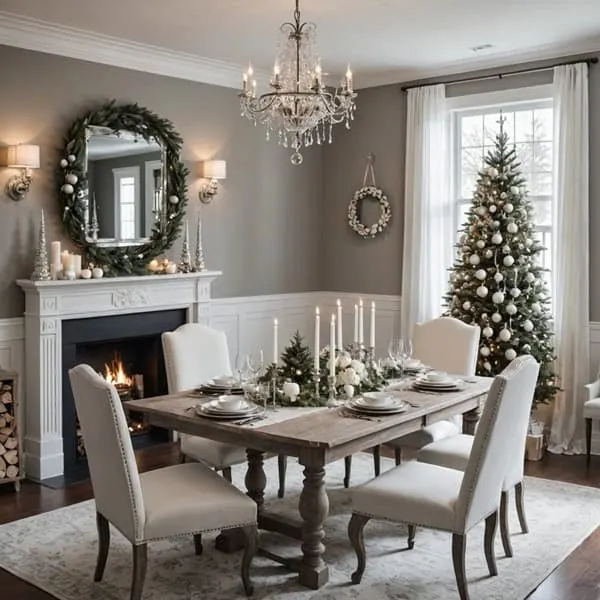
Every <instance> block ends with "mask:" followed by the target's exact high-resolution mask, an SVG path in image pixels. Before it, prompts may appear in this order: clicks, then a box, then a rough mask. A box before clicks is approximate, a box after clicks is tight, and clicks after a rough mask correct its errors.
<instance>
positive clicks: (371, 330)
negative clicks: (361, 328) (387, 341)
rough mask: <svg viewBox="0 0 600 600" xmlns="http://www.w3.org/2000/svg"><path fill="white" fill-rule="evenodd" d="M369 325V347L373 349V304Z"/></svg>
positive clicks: (372, 304)
mask: <svg viewBox="0 0 600 600" xmlns="http://www.w3.org/2000/svg"><path fill="white" fill-rule="evenodd" d="M369 325H370V329H369V347H371V348H375V302H371V322H370V323H369Z"/></svg>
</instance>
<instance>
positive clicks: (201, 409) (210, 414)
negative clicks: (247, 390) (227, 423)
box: [195, 403, 260, 420]
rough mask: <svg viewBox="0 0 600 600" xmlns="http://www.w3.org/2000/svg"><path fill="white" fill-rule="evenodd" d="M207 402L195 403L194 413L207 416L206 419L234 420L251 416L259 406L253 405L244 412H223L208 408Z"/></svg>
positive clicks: (256, 412) (258, 409) (256, 411)
mask: <svg viewBox="0 0 600 600" xmlns="http://www.w3.org/2000/svg"><path fill="white" fill-rule="evenodd" d="M208 404H210V403H206V404H197V405H196V407H195V409H196V414H197V415H200V416H201V417H207V418H208V419H223V420H234V419H243V418H244V417H251V416H253V415H256V414H258V412H259V411H260V408H259V407H258V406H254V407H253V408H252V409H251V410H247V411H244V412H236V413H233V412H224V411H222V410H211V409H210V408H208Z"/></svg>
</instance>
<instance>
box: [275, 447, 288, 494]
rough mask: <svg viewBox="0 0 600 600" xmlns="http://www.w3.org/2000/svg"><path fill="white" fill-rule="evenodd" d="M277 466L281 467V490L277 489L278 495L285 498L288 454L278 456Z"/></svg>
mask: <svg viewBox="0 0 600 600" xmlns="http://www.w3.org/2000/svg"><path fill="white" fill-rule="evenodd" d="M277 467H278V468H279V490H277V497H278V498H283V497H284V496H285V474H286V471H287V456H285V455H284V454H280V455H279V456H278V457H277Z"/></svg>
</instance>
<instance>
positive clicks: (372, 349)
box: [366, 346, 375, 365]
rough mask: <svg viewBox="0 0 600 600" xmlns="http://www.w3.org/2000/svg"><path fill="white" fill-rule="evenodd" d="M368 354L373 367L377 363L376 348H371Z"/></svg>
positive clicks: (368, 360) (368, 359)
mask: <svg viewBox="0 0 600 600" xmlns="http://www.w3.org/2000/svg"><path fill="white" fill-rule="evenodd" d="M366 352H367V362H368V363H369V364H370V365H372V364H374V363H375V346H369V349H368V350H367V351H366Z"/></svg>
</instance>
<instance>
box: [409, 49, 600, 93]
mask: <svg viewBox="0 0 600 600" xmlns="http://www.w3.org/2000/svg"><path fill="white" fill-rule="evenodd" d="M583 62H584V63H587V64H588V65H595V64H596V63H597V62H598V58H597V57H595V56H594V57H592V58H584V59H581V60H573V61H570V62H561V63H556V64H553V65H549V66H547V67H533V68H530V69H514V70H512V71H504V72H502V73H494V74H493V75H473V76H472V77H462V78H460V79H452V80H450V81H440V82H439V83H440V84H444V85H456V84H458V83H467V82H470V81H486V80H488V79H502V78H503V77H510V76H512V75H523V74H525V73H543V72H544V71H550V70H551V69H554V67H562V66H565V65H576V64H579V63H583ZM430 85H438V84H437V83H422V84H419V83H415V84H413V85H405V86H403V87H402V88H401V89H402V91H403V92H406V91H408V90H412V89H414V88H418V87H427V86H430Z"/></svg>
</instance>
